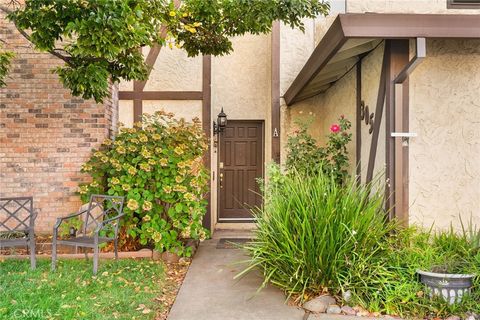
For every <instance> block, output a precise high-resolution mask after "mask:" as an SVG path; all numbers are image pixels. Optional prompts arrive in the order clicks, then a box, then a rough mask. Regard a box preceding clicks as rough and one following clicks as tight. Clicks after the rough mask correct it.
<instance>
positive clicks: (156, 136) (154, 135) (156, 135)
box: [152, 133, 162, 140]
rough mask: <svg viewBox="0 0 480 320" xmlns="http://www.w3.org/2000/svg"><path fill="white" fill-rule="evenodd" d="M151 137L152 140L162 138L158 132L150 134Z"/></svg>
mask: <svg viewBox="0 0 480 320" xmlns="http://www.w3.org/2000/svg"><path fill="white" fill-rule="evenodd" d="M152 138H153V140H160V139H162V136H161V135H159V134H158V133H154V134H152Z"/></svg>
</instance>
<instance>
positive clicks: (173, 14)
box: [169, 11, 177, 17]
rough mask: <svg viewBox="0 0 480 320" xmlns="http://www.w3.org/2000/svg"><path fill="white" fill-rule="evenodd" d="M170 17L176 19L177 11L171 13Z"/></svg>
mask: <svg viewBox="0 0 480 320" xmlns="http://www.w3.org/2000/svg"><path fill="white" fill-rule="evenodd" d="M169 15H170V17H175V16H176V15H177V13H176V12H175V11H170V13H169Z"/></svg>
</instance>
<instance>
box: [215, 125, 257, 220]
mask: <svg viewBox="0 0 480 320" xmlns="http://www.w3.org/2000/svg"><path fill="white" fill-rule="evenodd" d="M219 138H220V144H219V145H220V153H219V154H220V159H219V161H220V162H221V163H223V168H222V166H220V169H219V172H220V176H221V178H220V180H221V181H220V188H219V221H222V220H224V221H235V220H239V221H240V220H241V221H245V219H252V214H251V212H250V209H251V208H254V207H259V206H261V205H262V199H261V196H260V190H259V187H258V183H257V179H258V178H263V122H261V121H235V120H233V121H232V120H231V121H229V122H228V125H227V128H225V131H224V132H223V133H221V134H220V137H219Z"/></svg>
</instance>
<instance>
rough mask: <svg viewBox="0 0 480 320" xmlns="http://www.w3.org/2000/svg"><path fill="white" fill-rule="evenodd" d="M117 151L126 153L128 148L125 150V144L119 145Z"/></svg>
mask: <svg viewBox="0 0 480 320" xmlns="http://www.w3.org/2000/svg"><path fill="white" fill-rule="evenodd" d="M117 152H118V153H120V154H125V152H127V150H125V147H124V146H119V147H117Z"/></svg>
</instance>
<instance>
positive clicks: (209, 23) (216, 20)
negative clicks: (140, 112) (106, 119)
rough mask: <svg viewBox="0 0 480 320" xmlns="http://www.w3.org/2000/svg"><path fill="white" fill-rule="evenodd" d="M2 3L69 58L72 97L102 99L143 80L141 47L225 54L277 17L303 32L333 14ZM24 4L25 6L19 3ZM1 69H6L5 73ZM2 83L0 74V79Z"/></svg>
mask: <svg viewBox="0 0 480 320" xmlns="http://www.w3.org/2000/svg"><path fill="white" fill-rule="evenodd" d="M12 3H16V4H17V6H16V7H12V6H10V7H9V6H7V5H5V4H0V11H3V12H6V13H7V14H8V15H7V16H8V19H9V20H10V21H12V22H13V23H14V24H15V26H16V27H17V29H18V30H19V32H20V33H21V34H22V35H23V36H24V37H25V38H26V39H27V40H28V41H30V42H31V43H33V44H34V45H35V47H36V49H37V50H40V51H43V52H49V53H51V54H52V55H54V56H56V57H58V58H59V59H61V60H62V61H63V62H64V65H63V66H61V67H58V68H56V69H55V72H56V73H57V74H59V76H60V80H61V81H62V83H63V84H64V86H65V87H67V88H69V89H70V90H71V91H72V93H73V94H74V95H78V96H82V97H83V98H85V99H89V98H94V99H95V100H96V101H97V102H101V101H102V100H103V99H104V98H105V97H107V96H109V94H110V90H109V89H110V85H109V83H110V82H117V81H118V80H120V79H123V80H126V81H129V80H145V79H146V78H147V76H148V67H147V65H146V64H145V62H144V57H143V55H142V53H141V50H140V49H141V48H143V47H153V46H164V45H167V44H168V45H170V46H173V45H175V46H177V47H179V48H182V49H184V50H185V51H186V52H187V53H188V55H189V56H196V55H199V54H204V55H225V54H228V53H230V52H231V51H232V50H233V49H232V42H231V38H232V37H234V36H240V35H244V34H247V33H251V34H261V33H268V32H269V31H270V30H271V27H272V23H273V22H274V21H276V20H279V21H281V22H283V23H285V24H286V25H289V26H291V27H292V28H293V27H296V28H300V29H302V30H303V26H304V25H303V19H304V18H316V17H317V16H318V15H319V14H324V15H325V14H327V13H328V9H329V5H328V3H325V2H323V1H320V0H295V1H291V0H249V1H237V0H222V1H205V0H168V1H165V0H116V1H112V0H91V1H81V0H64V1H52V0H25V1H18V2H17V1H12ZM20 3H22V5H20ZM1 76H2V74H1V73H0V79H2V78H1ZM0 81H1V80H0Z"/></svg>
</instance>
